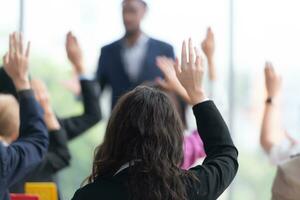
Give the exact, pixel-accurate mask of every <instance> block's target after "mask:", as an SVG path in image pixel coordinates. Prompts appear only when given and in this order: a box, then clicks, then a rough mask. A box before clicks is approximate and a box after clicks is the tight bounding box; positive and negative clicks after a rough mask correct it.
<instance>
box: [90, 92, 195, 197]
mask: <svg viewBox="0 0 300 200" xmlns="http://www.w3.org/2000/svg"><path fill="white" fill-rule="evenodd" d="M182 157H183V127H182V123H181V119H180V118H179V116H178V113H177V111H176V109H175V108H174V105H173V104H172V102H171V101H170V99H169V97H168V96H167V95H166V94H165V93H164V92H162V91H160V90H158V89H155V88H151V87H147V86H138V87H137V88H135V89H134V90H132V91H130V92H128V93H127V94H125V95H124V96H122V97H121V98H120V99H119V101H118V103H117V105H116V106H115V108H114V109H113V111H112V115H111V117H110V119H109V122H108V125H107V129H106V133H105V138H104V142H103V144H101V145H100V146H99V147H98V148H97V149H96V151H95V158H94V163H93V169H92V174H91V175H90V176H89V177H88V181H89V182H93V181H94V180H95V179H96V178H101V177H104V176H113V175H114V174H115V173H116V172H117V171H118V170H119V168H120V167H121V166H122V165H123V164H125V163H127V162H129V163H130V166H129V169H128V173H129V177H128V182H127V186H128V190H129V194H130V199H138V200H140V199H144V200H150V199H151V200H153V199H155V200H169V199H172V200H185V199H187V192H186V189H185V186H184V185H185V184H184V181H183V180H185V179H184V178H185V177H190V176H192V174H190V172H188V171H184V170H181V169H180V165H181V162H182ZM132 161H134V162H135V163H134V164H132V163H131V162H132Z"/></svg>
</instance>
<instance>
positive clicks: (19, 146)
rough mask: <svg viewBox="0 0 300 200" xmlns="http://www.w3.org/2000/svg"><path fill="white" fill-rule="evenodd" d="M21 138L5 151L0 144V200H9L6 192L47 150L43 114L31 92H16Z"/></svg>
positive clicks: (46, 135)
mask: <svg viewBox="0 0 300 200" xmlns="http://www.w3.org/2000/svg"><path fill="white" fill-rule="evenodd" d="M18 96H19V102H20V119H21V120H20V122H21V125H20V137H19V139H18V140H17V141H15V142H14V143H12V144H11V145H9V146H8V147H5V146H4V145H3V143H2V142H0V199H1V200H8V199H9V195H8V192H7V189H8V188H9V187H10V186H11V185H12V184H15V183H17V182H18V181H19V180H21V179H22V178H23V177H24V176H25V175H26V174H27V173H28V172H29V171H30V170H32V169H33V168H34V167H35V166H36V165H37V164H39V162H41V161H42V158H43V157H44V156H45V154H46V152H47V148H48V133H47V127H46V125H45V123H44V121H43V112H42V109H41V108H40V106H39V105H38V103H37V102H36V100H35V98H34V96H33V92H32V91H31V90H24V91H21V92H19V95H18Z"/></svg>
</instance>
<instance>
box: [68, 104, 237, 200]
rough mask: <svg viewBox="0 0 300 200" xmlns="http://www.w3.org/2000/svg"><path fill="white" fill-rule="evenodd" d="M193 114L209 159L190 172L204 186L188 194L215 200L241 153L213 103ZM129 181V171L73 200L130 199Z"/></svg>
mask: <svg viewBox="0 0 300 200" xmlns="http://www.w3.org/2000/svg"><path fill="white" fill-rule="evenodd" d="M193 111H194V115H195V117H196V121H197V127H198V132H199V133H201V138H202V140H203V143H204V148H205V152H206V154H207V157H206V158H205V160H204V162H203V164H202V165H198V166H196V167H194V168H191V169H190V171H192V172H193V173H194V174H195V175H196V176H197V177H198V178H199V180H200V183H198V182H195V183H193V184H191V185H186V190H187V194H188V196H189V199H191V200H196V199H197V200H201V199H203V200H215V199H217V198H218V197H219V196H220V195H221V194H222V192H224V190H225V189H226V188H227V187H228V186H229V184H230V183H231V181H232V180H233V178H234V177H235V175H236V173H237V170H238V161H237V157H238V151H237V149H236V148H235V146H234V144H233V142H232V139H231V137H230V133H229V130H228V128H227V126H226V124H225V122H224V120H223V119H222V116H221V114H220V113H219V111H218V109H217V108H216V106H215V105H214V103H213V102H212V101H207V102H203V103H200V104H198V105H195V106H194V107H193ZM132 167H134V166H132ZM127 180H128V169H127V170H123V171H122V172H121V173H119V174H117V175H116V176H107V177H105V178H99V177H98V179H97V180H96V181H95V182H93V183H90V184H88V185H86V186H85V187H83V188H81V189H79V190H77V192H76V193H75V194H74V197H73V200H87V199H88V200H98V199H109V200H121V199H122V200H123V199H128V188H126V186H125V185H126V182H127ZM187 182H188V181H187ZM190 183H191V182H190ZM133 195H134V194H133ZM145 195H151V194H145Z"/></svg>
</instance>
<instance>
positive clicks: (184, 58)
mask: <svg viewBox="0 0 300 200" xmlns="http://www.w3.org/2000/svg"><path fill="white" fill-rule="evenodd" d="M186 64H187V55H186V43H185V41H183V43H182V49H181V67H185V66H186Z"/></svg>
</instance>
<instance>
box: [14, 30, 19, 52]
mask: <svg viewBox="0 0 300 200" xmlns="http://www.w3.org/2000/svg"><path fill="white" fill-rule="evenodd" d="M13 47H14V55H15V56H17V55H19V53H20V52H19V45H18V36H17V33H16V32H14V34H13Z"/></svg>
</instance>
